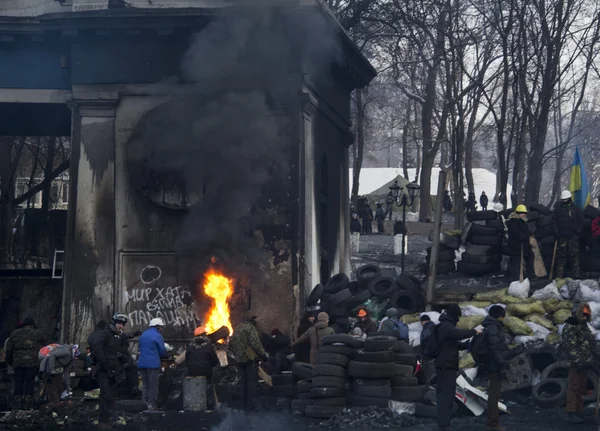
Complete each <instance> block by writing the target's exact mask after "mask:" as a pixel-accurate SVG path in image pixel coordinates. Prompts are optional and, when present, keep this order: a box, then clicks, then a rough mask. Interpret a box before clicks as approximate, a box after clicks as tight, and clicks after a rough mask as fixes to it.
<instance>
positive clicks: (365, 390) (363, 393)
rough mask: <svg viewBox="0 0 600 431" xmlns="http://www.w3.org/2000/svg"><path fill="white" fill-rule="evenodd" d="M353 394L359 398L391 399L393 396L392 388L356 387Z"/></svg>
mask: <svg viewBox="0 0 600 431" xmlns="http://www.w3.org/2000/svg"><path fill="white" fill-rule="evenodd" d="M352 393H353V394H354V395H356V396H358V397H369V398H371V397H372V398H386V399H387V398H389V397H390V396H391V395H392V388H391V387H390V386H354V387H353V388H352Z"/></svg>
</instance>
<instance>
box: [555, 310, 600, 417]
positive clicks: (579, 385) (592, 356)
mask: <svg viewBox="0 0 600 431" xmlns="http://www.w3.org/2000/svg"><path fill="white" fill-rule="evenodd" d="M591 315H592V312H591V309H590V306H589V304H587V303H582V304H579V305H578V306H576V307H575V308H574V310H573V315H572V316H571V317H569V318H568V319H567V321H566V322H565V326H564V329H563V333H562V343H561V348H562V350H563V352H562V353H563V356H564V357H565V358H566V359H567V363H568V365H569V380H568V385H569V386H568V389H567V420H568V422H569V423H574V424H581V423H583V422H584V418H583V400H582V396H583V395H584V394H585V392H586V389H587V388H586V382H587V377H588V371H589V370H590V369H591V368H592V367H594V366H595V365H597V364H598V361H600V347H599V346H598V342H597V341H596V340H595V338H594V335H593V334H592V332H591V331H590V328H589V326H588V322H589V321H590V319H591Z"/></svg>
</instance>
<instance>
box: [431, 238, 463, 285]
mask: <svg viewBox="0 0 600 431" xmlns="http://www.w3.org/2000/svg"><path fill="white" fill-rule="evenodd" d="M429 241H433V231H431V232H430V233H429ZM432 248H433V247H427V257H426V258H425V259H426V261H427V263H428V264H429V262H430V260H431V250H432ZM459 248H460V239H459V238H457V237H455V236H453V235H450V234H449V233H447V232H444V231H442V232H440V249H439V251H438V263H437V268H436V272H437V274H448V273H451V272H455V271H456V263H455V262H454V259H455V253H454V252H455V250H458V249H459Z"/></svg>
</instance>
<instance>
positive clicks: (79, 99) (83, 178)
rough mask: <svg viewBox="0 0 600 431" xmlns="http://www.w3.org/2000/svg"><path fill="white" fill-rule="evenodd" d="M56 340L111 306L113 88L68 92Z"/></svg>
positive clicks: (78, 332) (85, 329)
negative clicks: (68, 150) (65, 212)
mask: <svg viewBox="0 0 600 431" xmlns="http://www.w3.org/2000/svg"><path fill="white" fill-rule="evenodd" d="M73 96H74V101H73V103H72V110H73V117H72V118H73V121H72V132H71V146H72V155H71V169H70V182H71V187H70V200H69V217H68V228H67V251H66V259H65V278H64V288H63V307H62V316H63V317H62V331H61V339H62V341H65V342H71V343H76V342H82V341H84V340H86V339H87V337H88V335H89V333H90V332H91V330H92V329H93V327H94V325H95V323H96V322H97V321H99V320H101V319H104V320H107V319H109V318H110V317H111V316H112V314H113V313H114V312H115V311H118V310H114V303H115V302H114V301H115V297H114V292H115V289H114V286H115V108H116V105H117V103H118V94H117V93H112V92H111V93H106V92H104V93H100V92H85V93H84V92H80V93H76V92H74V94H73Z"/></svg>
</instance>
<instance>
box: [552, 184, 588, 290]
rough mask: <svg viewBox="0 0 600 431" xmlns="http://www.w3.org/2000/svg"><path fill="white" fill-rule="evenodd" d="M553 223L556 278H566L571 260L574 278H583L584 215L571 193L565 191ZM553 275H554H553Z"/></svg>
mask: <svg viewBox="0 0 600 431" xmlns="http://www.w3.org/2000/svg"><path fill="white" fill-rule="evenodd" d="M552 222H553V226H554V233H555V236H556V241H557V244H556V272H555V273H554V275H556V278H564V276H565V265H566V264H567V259H569V262H570V265H571V271H572V276H573V278H579V277H580V276H581V273H580V269H579V237H580V235H581V231H582V229H583V214H582V212H581V210H580V209H579V208H577V207H576V206H575V205H573V201H572V199H571V192H570V191H568V190H564V191H563V192H562V193H561V194H560V202H558V203H557V204H556V206H555V207H554V211H553V213H552ZM551 275H553V274H551Z"/></svg>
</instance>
